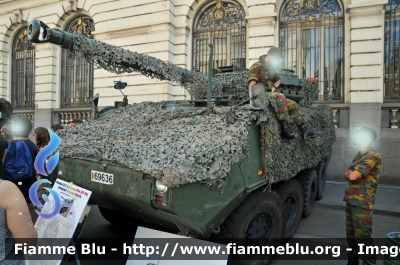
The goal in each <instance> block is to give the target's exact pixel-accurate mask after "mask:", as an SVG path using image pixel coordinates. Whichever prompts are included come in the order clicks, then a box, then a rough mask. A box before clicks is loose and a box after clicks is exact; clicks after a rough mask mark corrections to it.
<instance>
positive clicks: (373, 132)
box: [358, 127, 377, 141]
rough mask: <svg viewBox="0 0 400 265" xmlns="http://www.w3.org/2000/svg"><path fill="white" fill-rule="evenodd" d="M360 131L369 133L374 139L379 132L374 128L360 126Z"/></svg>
mask: <svg viewBox="0 0 400 265" xmlns="http://www.w3.org/2000/svg"><path fill="white" fill-rule="evenodd" d="M358 132H359V133H363V134H364V133H365V134H367V135H369V136H370V137H371V138H372V139H373V141H375V140H376V136H377V134H376V131H375V130H374V129H372V128H369V127H360V128H358Z"/></svg>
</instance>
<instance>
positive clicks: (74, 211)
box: [26, 179, 92, 265]
mask: <svg viewBox="0 0 400 265" xmlns="http://www.w3.org/2000/svg"><path fill="white" fill-rule="evenodd" d="M52 190H53V191H54V192H55V193H56V194H57V195H58V196H59V198H60V210H59V211H58V212H57V213H56V214H55V216H54V217H52V218H50V219H48V218H44V217H41V216H39V218H38V220H37V221H36V224H35V228H36V230H37V232H38V246H39V245H48V244H51V243H49V241H48V240H50V241H51V240H53V239H55V238H65V239H66V240H65V242H63V243H64V244H65V246H67V245H68V244H69V239H70V238H72V236H73V234H74V232H75V230H76V228H77V226H78V224H79V222H80V220H81V216H82V214H83V213H84V212H85V208H86V205H87V203H88V201H89V198H90V196H91V195H92V192H91V191H89V190H86V189H84V188H81V187H79V186H76V185H74V184H72V183H68V182H66V181H63V180H61V179H57V180H56V181H55V183H54V185H53V188H52ZM55 206H56V200H54V199H53V198H52V193H50V196H49V201H48V202H46V203H45V205H44V207H43V209H42V213H44V214H48V213H52V212H53V211H54V209H55ZM46 239H48V240H46ZM57 245H60V241H57ZM62 256H63V255H61V256H60V260H41V261H37V260H35V261H28V260H27V261H26V262H27V264H29V265H33V264H35V265H36V264H45V265H58V264H60V262H61V259H62Z"/></svg>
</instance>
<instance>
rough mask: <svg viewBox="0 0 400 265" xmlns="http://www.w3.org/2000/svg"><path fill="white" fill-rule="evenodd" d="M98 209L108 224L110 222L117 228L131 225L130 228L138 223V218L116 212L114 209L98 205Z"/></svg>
mask: <svg viewBox="0 0 400 265" xmlns="http://www.w3.org/2000/svg"><path fill="white" fill-rule="evenodd" d="M99 211H100V213H101V215H102V216H103V217H104V219H106V220H107V221H108V222H109V223H110V224H112V225H113V226H114V227H115V228H117V229H122V228H127V227H131V228H132V229H133V228H135V226H137V225H138V224H139V222H140V221H139V220H137V219H135V218H133V217H130V216H127V215H125V214H122V213H118V212H116V211H113V210H110V209H107V208H103V207H101V206H99Z"/></svg>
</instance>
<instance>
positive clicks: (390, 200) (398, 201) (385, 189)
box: [317, 181, 400, 216]
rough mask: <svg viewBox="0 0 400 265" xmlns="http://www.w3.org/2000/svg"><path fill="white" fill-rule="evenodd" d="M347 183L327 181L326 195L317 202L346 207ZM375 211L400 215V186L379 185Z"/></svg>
mask: <svg viewBox="0 0 400 265" xmlns="http://www.w3.org/2000/svg"><path fill="white" fill-rule="evenodd" d="M346 185H347V182H336V181H327V182H326V186H325V195H324V197H323V198H322V199H321V200H320V201H317V203H318V204H322V205H327V206H333V207H337V208H343V209H344V208H345V202H344V201H343V196H344V191H345V189H346ZM374 212H376V213H384V214H391V215H399V216H400V187H397V186H388V185H378V190H377V192H376V202H375V209H374Z"/></svg>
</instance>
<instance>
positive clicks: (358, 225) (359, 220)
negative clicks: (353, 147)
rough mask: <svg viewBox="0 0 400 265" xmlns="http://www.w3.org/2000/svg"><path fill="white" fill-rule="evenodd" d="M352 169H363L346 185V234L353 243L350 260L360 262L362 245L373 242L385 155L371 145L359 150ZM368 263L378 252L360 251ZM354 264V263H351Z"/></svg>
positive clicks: (350, 244) (349, 241)
mask: <svg viewBox="0 0 400 265" xmlns="http://www.w3.org/2000/svg"><path fill="white" fill-rule="evenodd" d="M349 170H353V171H359V172H361V173H362V175H361V178H359V179H357V180H354V181H350V183H349V185H348V186H347V187H346V191H345V195H344V199H343V200H344V201H346V235H347V242H348V244H349V246H350V247H351V248H352V249H353V251H352V252H348V254H347V255H348V257H349V260H351V261H353V262H354V264H358V258H359V255H358V254H357V252H358V245H357V244H359V243H364V244H365V245H370V246H372V245H373V244H374V242H373V239H372V238H371V234H372V212H373V210H374V205H375V198H376V189H377V186H378V181H379V172H380V170H381V156H380V154H379V153H377V152H376V151H374V150H373V149H372V148H371V147H369V148H368V149H367V150H366V151H364V152H363V153H361V152H359V153H358V154H357V155H356V157H355V158H354V159H353V162H352V164H351V166H350V167H349ZM360 256H361V258H362V259H363V265H364V264H376V261H375V256H374V255H360ZM349 264H350V263H349Z"/></svg>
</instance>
